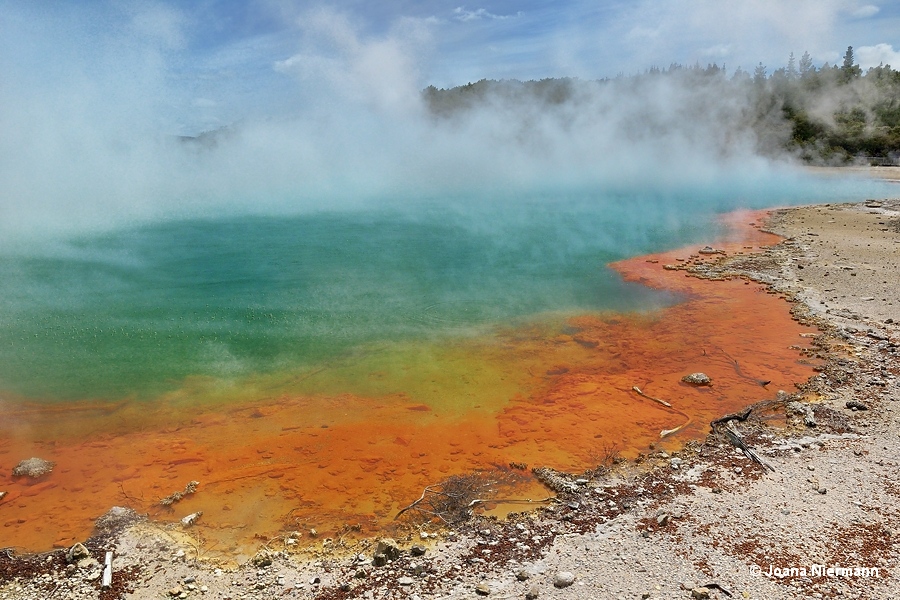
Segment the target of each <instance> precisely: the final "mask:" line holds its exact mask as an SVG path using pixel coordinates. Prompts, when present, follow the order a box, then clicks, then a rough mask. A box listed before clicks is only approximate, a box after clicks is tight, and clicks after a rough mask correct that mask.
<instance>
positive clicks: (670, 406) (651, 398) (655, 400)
mask: <svg viewBox="0 0 900 600" xmlns="http://www.w3.org/2000/svg"><path fill="white" fill-rule="evenodd" d="M631 389H633V390H634V391H635V392H637V393H638V395H639V396H643V397H644V398H646V399H647V400H653V401H654V402H658V403H659V404H662V405H663V406H668V407H669V408H672V405H671V404H669V403H668V402H666V401H665V400H660V399H659V398H654V397H653V396H648V395H647V394H645V393H644V392H642V391H641V388H639V387H638V386H636V385H635V386H632V387H631Z"/></svg>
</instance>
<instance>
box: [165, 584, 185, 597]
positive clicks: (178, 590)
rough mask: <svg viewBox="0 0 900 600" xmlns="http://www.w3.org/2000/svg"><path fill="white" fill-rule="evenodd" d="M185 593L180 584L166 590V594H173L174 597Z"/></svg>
mask: <svg viewBox="0 0 900 600" xmlns="http://www.w3.org/2000/svg"><path fill="white" fill-rule="evenodd" d="M183 593H184V590H183V589H181V587H180V586H175V587H173V588H172V589H170V590H167V591H166V594H167V595H169V596H172V597H173V598H177V597H179V596H181V594H183Z"/></svg>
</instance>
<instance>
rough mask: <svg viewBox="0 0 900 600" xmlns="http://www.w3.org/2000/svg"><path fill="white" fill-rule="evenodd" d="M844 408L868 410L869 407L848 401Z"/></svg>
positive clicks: (858, 402)
mask: <svg viewBox="0 0 900 600" xmlns="http://www.w3.org/2000/svg"><path fill="white" fill-rule="evenodd" d="M845 406H846V407H847V408H849V409H851V410H869V407H868V406H866V405H865V404H863V403H862V402H860V401H859V400H849V401H847V404H846V405H845Z"/></svg>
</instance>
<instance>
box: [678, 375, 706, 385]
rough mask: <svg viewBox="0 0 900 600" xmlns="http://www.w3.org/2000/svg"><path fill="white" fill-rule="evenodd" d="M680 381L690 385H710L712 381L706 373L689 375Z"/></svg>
mask: <svg viewBox="0 0 900 600" xmlns="http://www.w3.org/2000/svg"><path fill="white" fill-rule="evenodd" d="M681 380H682V381H683V382H685V383H690V384H691V385H712V379H710V378H709V375H707V374H706V373H691V374H690V375H685V376H684V377H682V378H681Z"/></svg>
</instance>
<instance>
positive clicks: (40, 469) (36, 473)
mask: <svg viewBox="0 0 900 600" xmlns="http://www.w3.org/2000/svg"><path fill="white" fill-rule="evenodd" d="M55 466H56V463H52V462H50V461H49V460H44V459H43V458H37V457H32V458H28V459H26V460H23V461H22V462H20V463H19V464H17V465H16V466H15V467H14V468H13V472H12V474H13V477H32V478H37V477H41V476H42V475H46V474H47V473H49V472H50V471H52V470H53V467H55Z"/></svg>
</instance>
